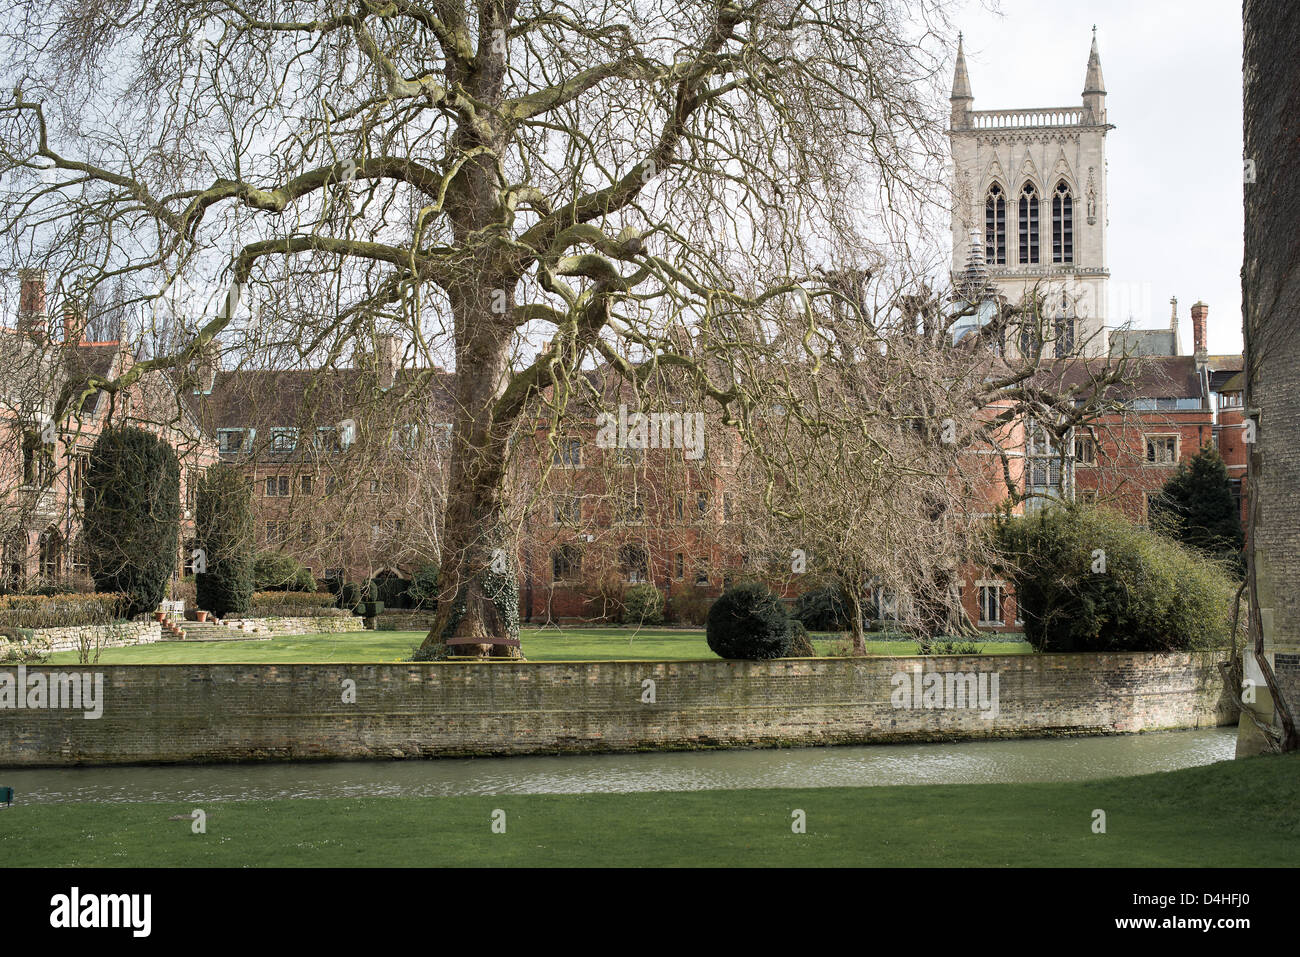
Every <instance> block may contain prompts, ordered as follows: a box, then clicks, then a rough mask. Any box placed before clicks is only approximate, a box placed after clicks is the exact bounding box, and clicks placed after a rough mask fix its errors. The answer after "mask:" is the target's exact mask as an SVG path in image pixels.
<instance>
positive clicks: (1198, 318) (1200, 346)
mask: <svg viewBox="0 0 1300 957" xmlns="http://www.w3.org/2000/svg"><path fill="white" fill-rule="evenodd" d="M1209 318H1210V307H1209V306H1207V305H1206V304H1205V303H1203V302H1197V303H1196V304H1195V305H1193V306H1192V342H1193V344H1194V347H1195V350H1196V354H1197V355H1198V356H1204V355H1209V348H1208V345H1207V341H1206V340H1207V338H1208V337H1207V335H1206V331H1207V326H1208V323H1209Z"/></svg>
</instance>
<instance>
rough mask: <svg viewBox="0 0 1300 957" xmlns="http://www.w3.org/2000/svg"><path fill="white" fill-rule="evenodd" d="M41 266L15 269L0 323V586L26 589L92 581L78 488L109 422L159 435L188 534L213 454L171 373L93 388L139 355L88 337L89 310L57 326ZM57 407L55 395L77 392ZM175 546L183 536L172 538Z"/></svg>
mask: <svg viewBox="0 0 1300 957" xmlns="http://www.w3.org/2000/svg"><path fill="white" fill-rule="evenodd" d="M46 300H47V289H46V277H45V274H44V273H43V272H41V271H39V270H25V271H23V272H22V273H21V274H20V292H19V302H18V310H17V317H16V318H17V322H16V323H15V327H14V328H0V436H2V437H3V440H2V441H0V585H2V586H3V587H4V588H6V589H10V590H12V589H18V588H32V587H37V586H40V585H48V584H53V583H56V582H60V581H70V582H72V583H74V584H75V585H77V586H79V587H86V586H88V584H89V579H88V573H87V566H86V561H85V557H84V553H83V551H82V547H81V542H80V531H81V509H82V490H83V486H84V481H85V473H86V466H87V464H88V461H89V453H90V450H91V448H92V447H93V446H94V444H95V440H96V438H98V436H99V433H100V431H101V430H102V429H103V428H104V427H105V426H106V425H108V424H110V423H111V424H113V425H116V426H121V425H133V426H136V427H138V428H142V429H145V430H147V431H151V432H154V433H155V434H158V435H160V436H162V437H163V438H164V439H166V441H168V442H169V443H170V444H171V445H172V447H173V448H174V449H175V451H176V454H177V458H178V459H179V461H180V466H181V496H182V504H183V506H184V509H183V512H182V531H183V533H184V537H187V538H188V537H191V536H192V534H193V531H192V529H193V517H192V512H193V494H194V489H195V486H196V482H197V480H198V478H199V476H200V474H201V473H202V470H203V469H205V468H206V467H207V466H208V465H210V464H211V463H212V462H214V461H215V460H216V453H215V448H214V447H213V445H212V443H211V440H210V437H209V436H208V435H207V434H206V433H205V432H204V431H203V429H202V428H201V427H200V425H199V423H198V422H197V421H196V420H195V419H194V418H193V416H192V415H190V413H189V411H188V410H187V409H186V408H185V407H184V405H183V404H182V403H178V402H177V401H176V395H177V389H176V386H175V383H174V381H173V378H172V377H170V376H168V375H167V374H166V373H164V372H160V371H150V372H146V373H144V374H143V375H142V376H141V377H140V378H138V379H137V380H136V381H135V383H134V384H132V385H131V386H129V387H127V388H125V389H123V390H121V391H120V392H119V393H118V394H116V395H112V394H110V393H108V392H105V391H104V390H102V389H98V388H96V387H95V383H96V382H99V381H105V380H110V379H113V378H116V377H118V376H121V375H123V374H125V373H127V372H128V371H130V370H131V368H132V366H133V365H134V364H135V362H136V359H135V356H134V354H133V353H132V351H131V349H130V348H129V347H128V346H127V345H126V344H124V343H123V342H121V341H119V340H113V341H106V342H91V341H87V340H86V338H85V335H84V333H85V319H86V315H85V311H84V309H82V308H80V307H79V305H77V304H75V303H65V304H64V308H63V310H62V322H61V328H59V329H55V328H54V327H53V324H52V323H51V320H50V316H49V315H48V311H47V308H46ZM83 395H84V401H81V402H80V403H79V408H77V405H78V403H77V402H75V401H73V402H71V403H70V404H69V405H67V406H66V407H69V408H73V409H74V411H72V412H71V413H68V414H60V412H59V402H60V399H61V398H62V399H74V400H75V399H77V398H79V397H82V396H83ZM178 548H179V544H178Z"/></svg>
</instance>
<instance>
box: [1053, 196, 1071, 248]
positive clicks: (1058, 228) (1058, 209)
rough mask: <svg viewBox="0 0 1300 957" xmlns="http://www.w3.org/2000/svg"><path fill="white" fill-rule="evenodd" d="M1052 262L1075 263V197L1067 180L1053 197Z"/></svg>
mask: <svg viewBox="0 0 1300 957" xmlns="http://www.w3.org/2000/svg"><path fill="white" fill-rule="evenodd" d="M1052 262H1054V263H1072V262H1074V197H1073V196H1072V195H1071V194H1070V187H1069V186H1068V185H1067V184H1066V182H1065V180H1061V181H1060V182H1059V183H1057V184H1056V192H1055V193H1054V194H1053V195H1052Z"/></svg>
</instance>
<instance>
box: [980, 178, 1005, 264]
mask: <svg viewBox="0 0 1300 957" xmlns="http://www.w3.org/2000/svg"><path fill="white" fill-rule="evenodd" d="M984 261H985V262H987V263H988V264H989V265H990V266H1005V265H1006V264H1007V198H1006V196H1005V195H1004V194H1003V192H1002V187H1001V186H999V185H998V184H997V183H994V184H993V185H992V186H990V187H989V194H988V197H987V198H986V199H985V200H984Z"/></svg>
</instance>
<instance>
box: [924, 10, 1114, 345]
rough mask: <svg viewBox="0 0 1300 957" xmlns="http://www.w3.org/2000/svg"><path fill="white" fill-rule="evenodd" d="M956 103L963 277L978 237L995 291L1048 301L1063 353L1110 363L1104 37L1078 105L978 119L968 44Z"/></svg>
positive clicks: (956, 76)
mask: <svg viewBox="0 0 1300 957" xmlns="http://www.w3.org/2000/svg"><path fill="white" fill-rule="evenodd" d="M951 104H952V115H951V121H950V129H949V141H950V143H951V148H952V159H953V173H954V182H953V191H954V203H953V217H952V245H953V254H952V270H953V273H954V275H958V274H961V273H963V272H964V271H965V269H966V266H967V263H968V258H969V255H970V242H971V239H970V237H971V231H972V230H975V231H976V235H978V236H982V237H983V240H984V243H983V250H982V253H983V255H982V260H983V268H984V269H985V270H987V275H988V281H989V283H990V286H991V287H992V288H996V289H997V291H998V293H999V294H1000V295H1002V296H1004V297H1005V298H1006V299H1007V300H1009V301H1010V302H1012V303H1016V302H1020V301H1021V300H1022V299H1023V298H1024V297H1025V296H1026V295H1028V294H1030V293H1035V294H1037V295H1039V296H1041V297H1042V298H1043V301H1044V302H1045V303H1046V304H1047V308H1048V313H1047V315H1048V317H1049V318H1050V319H1051V320H1052V323H1053V324H1054V326H1055V328H1056V330H1057V331H1058V332H1059V333H1060V334H1059V335H1058V336H1056V337H1055V338H1056V342H1055V348H1056V349H1057V351H1058V352H1060V353H1066V352H1074V353H1079V354H1083V355H1089V356H1104V355H1106V354H1107V341H1106V337H1107V324H1106V308H1107V296H1108V281H1109V279H1110V270H1109V268H1108V266H1107V261H1106V219H1105V215H1104V210H1105V204H1106V134H1107V133H1108V132H1109V131H1110V130H1112V129H1114V127H1113V126H1112V125H1111V124H1110V123H1108V122H1107V119H1106V88H1105V83H1104V81H1103V79H1102V74H1101V56H1100V54H1099V53H1098V50H1097V33H1096V28H1095V27H1094V28H1093V36H1092V49H1091V51H1090V52H1089V55H1088V66H1087V72H1086V74H1085V78H1084V86H1083V96H1082V101H1081V102H1080V103H1079V104H1078V105H1075V106H1053V107H1033V108H1023V109H1005V110H976V109H975V96H974V94H973V93H972V90H971V80H970V74H969V71H968V69H967V66H966V51H965V47H964V38H959V39H958V43H957V62H956V65H955V67H954V72H953V84H952V97H951ZM1007 170H1011V171H1013V175H1007V174H1006V172H1005V171H1007ZM1085 170H1086V171H1087V178H1086V181H1084V180H1083V179H1082V178H1081V174H1082V172H1083V171H1085ZM1076 171H1077V172H1076ZM1099 210H1100V212H1099Z"/></svg>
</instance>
